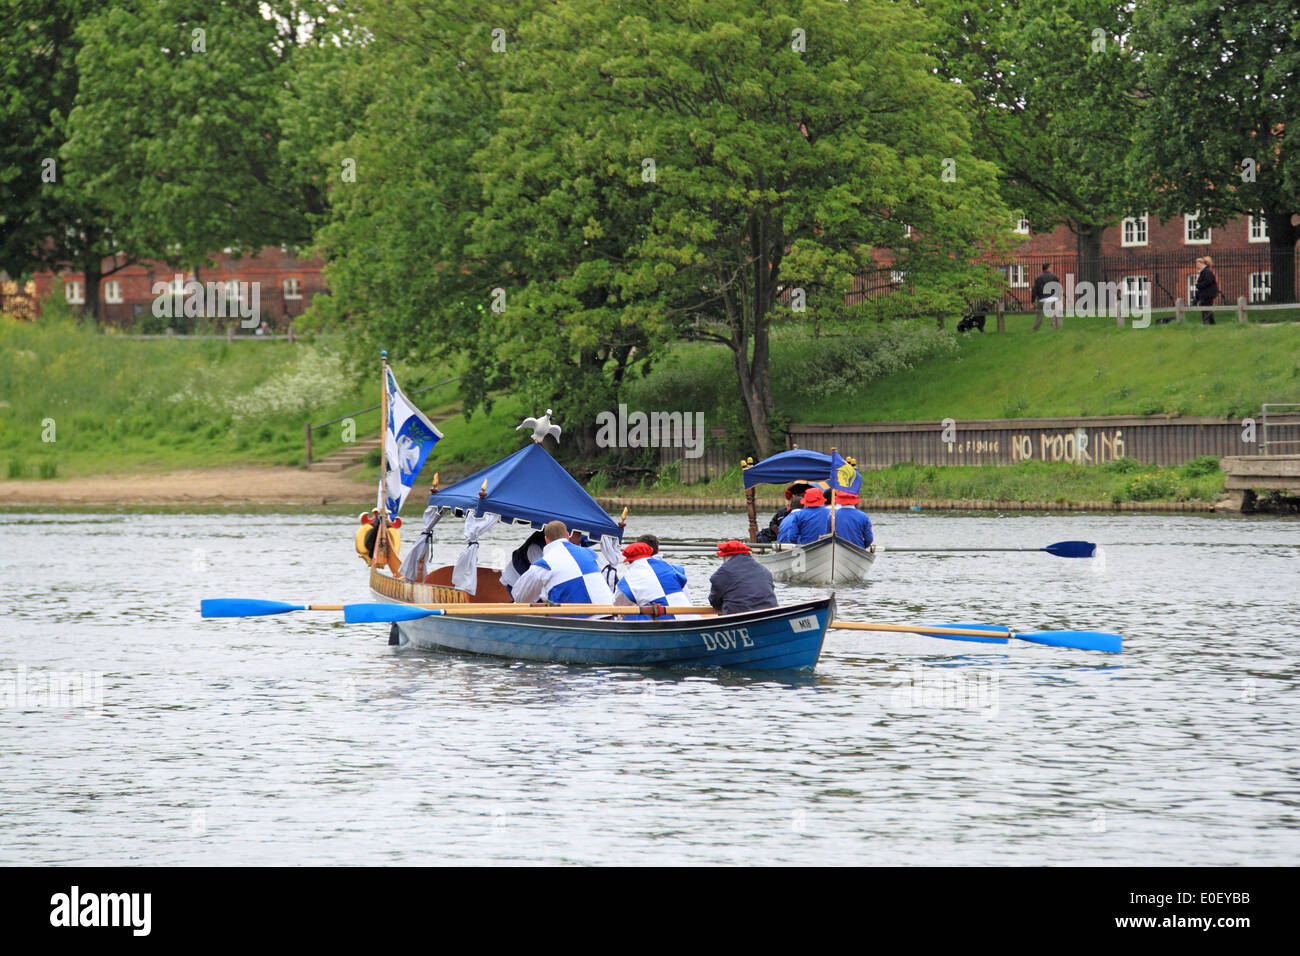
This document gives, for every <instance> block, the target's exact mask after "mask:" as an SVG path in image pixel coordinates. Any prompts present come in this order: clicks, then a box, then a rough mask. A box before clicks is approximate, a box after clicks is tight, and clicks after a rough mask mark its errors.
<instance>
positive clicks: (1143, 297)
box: [1124, 276, 1151, 312]
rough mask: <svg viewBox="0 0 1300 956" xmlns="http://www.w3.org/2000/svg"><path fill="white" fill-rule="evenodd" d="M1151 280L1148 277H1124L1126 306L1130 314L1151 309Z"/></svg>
mask: <svg viewBox="0 0 1300 956" xmlns="http://www.w3.org/2000/svg"><path fill="white" fill-rule="evenodd" d="M1150 302H1151V280H1150V279H1149V278H1148V277H1147V276H1125V277H1124V305H1125V307H1126V308H1127V309H1128V310H1129V312H1142V311H1146V309H1148V308H1150Z"/></svg>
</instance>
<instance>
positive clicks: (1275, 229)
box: [1135, 0, 1300, 302]
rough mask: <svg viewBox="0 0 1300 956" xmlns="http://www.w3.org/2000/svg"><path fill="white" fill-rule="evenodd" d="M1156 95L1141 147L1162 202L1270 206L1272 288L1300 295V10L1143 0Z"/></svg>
mask: <svg viewBox="0 0 1300 956" xmlns="http://www.w3.org/2000/svg"><path fill="white" fill-rule="evenodd" d="M1135 42H1136V43H1137V45H1138V46H1139V48H1140V49H1141V51H1142V61H1143V66H1144V68H1145V85H1146V96H1147V102H1146V104H1145V106H1146V108H1145V110H1144V114H1143V123H1142V137H1141V142H1140V147H1139V153H1140V154H1141V155H1143V156H1146V157H1149V165H1148V166H1147V170H1146V171H1147V173H1148V175H1150V176H1151V177H1152V178H1154V179H1155V180H1156V181H1157V183H1158V185H1159V187H1160V197H1161V207H1162V211H1164V212H1167V213H1182V212H1187V211H1191V210H1198V209H1199V210H1200V211H1201V216H1202V221H1203V222H1205V223H1207V224H1209V225H1218V224H1222V223H1223V222H1224V221H1225V220H1227V219H1228V218H1230V217H1232V216H1238V215H1242V214H1244V213H1251V214H1254V215H1259V214H1261V213H1262V214H1263V216H1264V218H1265V220H1266V221H1267V222H1268V233H1269V251H1270V256H1271V259H1272V298H1274V299H1275V300H1278V301H1281V302H1291V301H1294V300H1295V294H1296V290H1295V245H1296V241H1297V239H1300V227H1297V226H1295V225H1293V224H1292V223H1293V218H1294V217H1295V216H1296V215H1297V214H1300V164H1297V163H1296V161H1295V155H1296V153H1297V152H1300V97H1297V94H1296V90H1297V87H1298V86H1300V11H1298V10H1297V7H1296V4H1295V3H1294V2H1293V0H1174V2H1161V3H1154V2H1147V3H1143V4H1141V5H1140V6H1139V7H1138V14H1137V30H1136V39H1135Z"/></svg>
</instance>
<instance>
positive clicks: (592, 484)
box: [587, 471, 609, 497]
mask: <svg viewBox="0 0 1300 956" xmlns="http://www.w3.org/2000/svg"><path fill="white" fill-rule="evenodd" d="M607 487H609V475H607V474H606V473H605V472H603V471H598V472H596V473H595V474H594V475H592V476H591V480H590V481H588V482H587V493H588V494H590V495H592V496H593V497H594V496H595V495H599V494H602V493H604V491H605V489H606V488H607Z"/></svg>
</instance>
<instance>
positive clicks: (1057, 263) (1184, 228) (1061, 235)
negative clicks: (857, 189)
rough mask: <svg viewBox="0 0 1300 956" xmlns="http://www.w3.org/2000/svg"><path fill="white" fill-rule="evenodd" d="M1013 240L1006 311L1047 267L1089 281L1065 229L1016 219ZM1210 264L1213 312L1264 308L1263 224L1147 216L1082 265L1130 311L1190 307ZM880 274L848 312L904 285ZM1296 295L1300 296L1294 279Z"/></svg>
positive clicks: (864, 282) (1005, 266) (1268, 275)
mask: <svg viewBox="0 0 1300 956" xmlns="http://www.w3.org/2000/svg"><path fill="white" fill-rule="evenodd" d="M1016 232H1018V233H1020V234H1022V235H1024V236H1025V237H1026V238H1025V240H1024V241H1023V242H1022V243H1021V244H1020V245H1019V246H1017V247H1016V248H1015V249H1014V250H1013V251H1012V253H1011V255H1010V256H1009V257H1008V258H1007V259H1006V260H1002V261H999V262H998V263H997V265H998V269H999V271H1001V272H1002V274H1003V275H1004V276H1006V277H1007V288H1006V292H1005V294H1004V296H1003V302H1004V304H1005V306H1006V308H1007V309H1009V310H1012V311H1028V310H1029V309H1030V308H1031V303H1030V297H1029V293H1030V289H1031V288H1032V286H1033V281H1034V276H1035V275H1036V274H1037V273H1038V272H1039V271H1040V270H1041V269H1042V267H1043V264H1044V263H1046V264H1047V265H1048V266H1049V267H1050V268H1051V270H1052V271H1053V272H1054V273H1056V274H1057V275H1058V276H1060V277H1061V279H1062V280H1063V281H1064V280H1065V278H1066V276H1068V275H1073V276H1074V277H1075V279H1076V281H1077V280H1078V279H1080V278H1082V277H1083V276H1085V275H1087V274H1088V270H1086V269H1085V263H1083V262H1082V261H1081V260H1080V257H1079V254H1078V246H1077V242H1076V240H1075V236H1074V234H1073V233H1072V232H1071V231H1070V230H1069V228H1068V227H1067V226H1057V227H1056V228H1055V229H1053V230H1052V231H1051V232H1047V233H1042V234H1038V235H1035V234H1034V233H1032V232H1031V231H1030V227H1029V222H1028V221H1027V220H1024V219H1021V220H1020V222H1019V223H1018V224H1017V226H1016ZM1206 255H1208V256H1210V257H1211V258H1212V259H1213V263H1214V264H1213V267H1212V268H1213V269H1214V273H1215V276H1216V277H1217V278H1218V280H1219V289H1220V291H1221V292H1222V298H1221V299H1220V300H1219V301H1218V303H1217V304H1220V305H1223V304H1230V303H1232V302H1235V301H1236V300H1237V297H1238V296H1245V297H1246V299H1247V301H1249V302H1263V301H1265V300H1267V299H1268V298H1269V293H1270V291H1271V289H1272V264H1271V259H1270V253H1269V242H1268V227H1267V225H1266V223H1265V222H1264V220H1263V219H1262V218H1257V217H1254V216H1242V217H1239V218H1237V219H1232V220H1229V221H1228V222H1227V223H1226V224H1225V225H1223V226H1219V227H1215V228H1213V229H1208V228H1204V227H1202V226H1200V225H1199V223H1198V222H1197V218H1196V217H1195V216H1190V215H1187V216H1176V217H1172V218H1169V219H1159V218H1158V217H1156V216H1155V215H1146V216H1142V217H1138V218H1133V219H1125V220H1124V221H1123V222H1122V223H1121V224H1120V225H1118V226H1115V227H1112V228H1109V229H1106V230H1105V231H1104V232H1103V233H1102V242H1101V258H1100V259H1099V260H1098V261H1097V262H1096V263H1087V264H1086V265H1087V266H1088V267H1090V268H1095V269H1096V274H1097V276H1098V281H1100V282H1114V283H1117V284H1118V286H1119V288H1120V289H1121V290H1122V292H1123V294H1124V296H1125V297H1126V299H1127V301H1128V302H1129V304H1130V306H1131V307H1132V308H1134V309H1137V308H1143V307H1146V308H1152V309H1170V308H1172V307H1173V305H1174V300H1175V299H1177V298H1181V299H1182V300H1183V301H1184V302H1190V301H1191V290H1192V288H1193V287H1194V285H1195V274H1196V259H1197V258H1198V257H1200V256H1206ZM881 260H882V263H883V268H882V269H881V270H880V271H879V272H877V273H875V274H872V275H867V276H863V277H861V278H860V279H859V281H858V282H856V283H855V284H854V289H853V291H852V292H851V293H850V294H849V297H848V298H849V302H850V304H852V303H855V302H861V301H863V300H865V299H869V298H872V297H873V296H876V295H880V294H884V293H887V292H888V291H889V290H890V289H891V288H897V287H899V286H900V285H902V284H903V283H905V282H906V281H907V277H906V276H905V275H904V274H903V273H901V272H898V271H895V270H891V269H890V268H889V265H890V263H889V257H888V256H887V255H882V256H881ZM1297 280H1298V281H1297V283H1296V286H1295V287H1296V288H1300V272H1298V274H1297Z"/></svg>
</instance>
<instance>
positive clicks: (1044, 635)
mask: <svg viewBox="0 0 1300 956" xmlns="http://www.w3.org/2000/svg"><path fill="white" fill-rule="evenodd" d="M831 627H833V628H842V629H844V630H847V631H894V632H898V633H904V634H924V635H926V636H927V637H944V638H949V639H951V640H956V641H974V642H976V643H980V644H1005V643H1007V640H1008V639H1010V638H1014V639H1015V640H1019V641H1028V642H1030V643H1031V644H1045V645H1047V646H1049V647H1074V648H1077V649H1079V650H1083V651H1104V652H1106V653H1107V654H1118V653H1120V652H1121V651H1122V650H1123V649H1124V639H1123V638H1122V637H1121V636H1120V635H1118V634H1108V633H1106V632H1105V631H1029V632H1026V633H1024V634H1013V633H1012V632H1011V630H1010V629H1009V628H1005V627H998V626H996V625H992V624H967V625H963V626H959V627H948V626H944V627H928V626H925V625H920V626H918V625H914V624H870V623H867V622H866V621H832V622H831Z"/></svg>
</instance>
